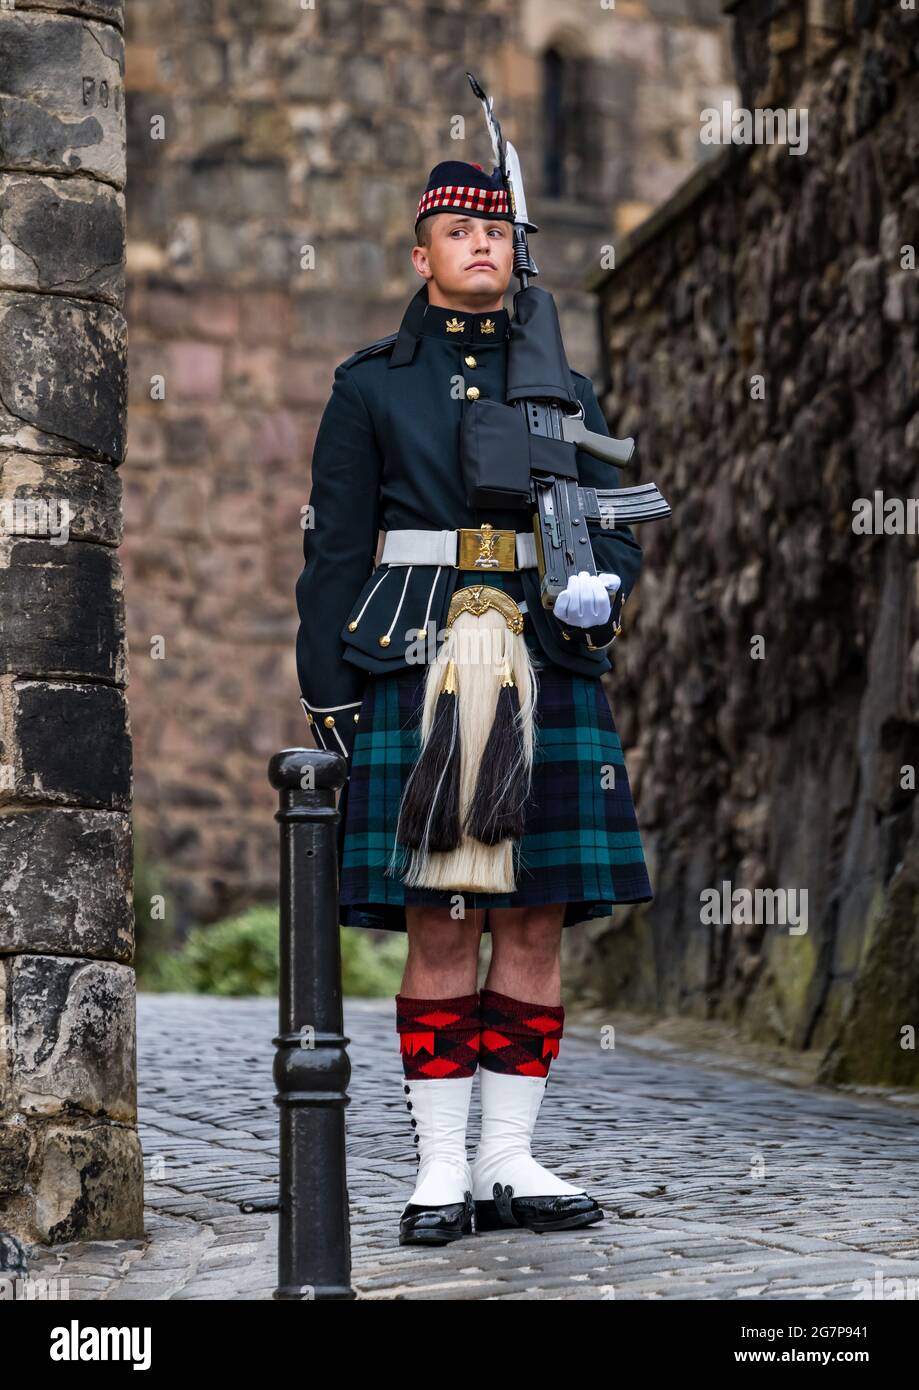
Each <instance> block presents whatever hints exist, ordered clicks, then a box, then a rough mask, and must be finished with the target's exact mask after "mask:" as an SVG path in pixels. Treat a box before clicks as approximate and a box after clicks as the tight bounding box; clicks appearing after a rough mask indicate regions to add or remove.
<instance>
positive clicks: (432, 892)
mask: <svg viewBox="0 0 919 1390" xmlns="http://www.w3.org/2000/svg"><path fill="white" fill-rule="evenodd" d="M512 230H513V213H512V210H511V208H510V207H509V206H508V196H507V192H506V189H505V186H504V184H503V181H502V178H501V171H500V169H497V168H496V169H495V170H494V172H493V173H492V174H491V175H489V174H487V173H486V172H485V171H484V170H483V169H482V167H481V165H478V164H466V163H462V162H459V161H454V160H448V161H446V162H443V163H440V164H438V165H437V166H436V167H435V168H434V169H433V171H432V173H431V176H430V178H429V180H428V184H427V187H426V189H425V191H424V193H423V195H422V197H421V200H420V203H419V205H418V210H417V216H416V220H415V233H416V242H417V244H416V245H415V246H414V247H413V249H412V262H413V264H414V267H415V269H416V271H417V272H418V274H419V275H420V276H421V278H422V280H423V281H424V283H423V285H422V286H421V288H420V289H419V291H418V293H417V294H416V295H415V297H414V298H413V299H412V301H411V303H410V304H409V306H408V309H407V311H406V313H405V316H404V318H403V320H402V324H401V327H400V329H399V331H398V333H394V334H391V335H390V336H389V337H387V338H384V339H382V340H380V341H379V342H375V343H371V344H370V345H369V346H368V347H364V348H362V349H360V351H358V352H355V353H354V354H353V355H352V356H351V357H349V358H348V359H347V360H346V361H345V362H343V363H341V365H340V366H339V367H338V368H337V369H336V371H335V379H334V385H333V389H332V394H331V398H330V400H329V402H328V404H327V406H326V409H325V412H324V414H323V417H322V421H321V424H320V428H319V432H318V435H317V438H316V444H315V450H314V453H313V460H312V492H311V503H312V522H313V524H312V526H311V527H309V528H308V529H307V530H306V531H305V535H304V554H305V561H306V562H305V566H304V569H303V571H302V573H301V575H300V577H299V580H298V583H297V601H298V608H299V614H300V628H299V632H298V638H297V665H298V673H299V680H300V686H301V690H302V697H303V698H302V705H303V708H304V712H305V714H306V717H307V719H308V721H309V723H310V726H311V728H312V730H313V733H314V735H315V737H316V740H317V742H318V743H319V745H320V746H321V747H322V748H324V749H330V750H333V751H336V752H339V753H341V754H343V755H344V756H345V757H346V758H347V760H348V779H347V781H346V783H345V787H344V789H343V791H342V795H341V801H340V811H341V822H340V839H339V861H340V884H339V893H340V906H341V921H342V923H343V924H346V925H354V926H366V927H383V928H386V929H390V930H395V931H406V932H407V933H408V960H407V964H406V969H405V974H404V977H403V980H402V985H401V992H400V993H399V994H398V995H397V996H396V1029H397V1032H398V1033H399V1035H400V1050H401V1056H402V1063H403V1071H404V1082H403V1093H404V1099H405V1103H406V1106H407V1109H408V1111H409V1112H410V1115H411V1126H412V1129H413V1130H414V1136H413V1138H414V1143H415V1145H416V1146H417V1153H418V1158H419V1168H418V1174H417V1182H416V1185H415V1189H414V1191H413V1193H412V1194H411V1197H410V1198H409V1201H408V1203H407V1204H406V1205H405V1207H404V1210H403V1212H402V1215H401V1218H400V1228H399V1239H400V1243H402V1244H410V1243H415V1244H443V1243H445V1242H447V1241H450V1240H454V1239H457V1238H459V1237H460V1236H462V1235H464V1234H468V1233H470V1231H471V1230H472V1229H473V1224H472V1218H473V1215H474V1218H475V1229H477V1230H479V1231H481V1230H488V1229H496V1228H499V1227H502V1226H512V1225H519V1226H526V1227H529V1228H530V1229H532V1230H538V1231H555V1230H568V1229H572V1228H574V1227H579V1226H586V1225H589V1224H591V1223H592V1222H594V1221H598V1220H601V1219H602V1215H603V1213H602V1209H601V1208H600V1207H599V1205H598V1204H597V1202H596V1201H595V1200H594V1199H593V1198H592V1197H591V1196H590V1195H589V1194H588V1193H587V1192H586V1191H585V1190H584V1188H583V1187H580V1186H577V1185H575V1184H572V1183H569V1182H566V1181H564V1180H562V1179H561V1178H559V1177H557V1176H556V1175H555V1174H554V1173H552V1172H550V1171H549V1170H548V1169H546V1168H545V1167H543V1166H542V1165H541V1164H540V1163H538V1162H537V1161H536V1160H535V1158H533V1156H532V1154H531V1151H530V1144H531V1137H532V1134H533V1129H534V1126H535V1122H536V1117H537V1114H538V1111H539V1108H540V1105H541V1102H542V1098H543V1093H544V1090H545V1087H546V1084H547V1078H548V1072H549V1066H550V1063H551V1061H552V1059H553V1057H556V1056H557V1055H558V1050H559V1041H560V1039H561V1037H562V1031H563V1023H564V1016H565V1011H564V1008H563V1006H562V1004H561V975H560V948H561V934H562V930H563V928H565V927H567V926H570V925H573V924H574V923H577V922H581V921H584V920H585V919H588V918H594V917H605V916H609V915H610V914H611V912H612V911H613V907H614V905H615V904H616V903H623V902H647V901H649V900H650V899H651V897H652V891H651V885H650V882H649V879H648V874H647V870H646V866H645V860H644V855H643V851H642V845H641V839H640V834H639V830H638V825H637V821H636V817H635V811H634V806H633V803H632V798H631V793H630V789H629V782H628V776H627V773H626V769H625V765H624V762H623V757H622V749H621V746H620V743H619V739H618V737H617V734H616V729H615V724H614V721H613V717H612V713H611V711H610V708H609V704H608V702H607V699H606V695H605V692H604V689H603V685H602V682H601V680H600V677H601V676H602V675H603V673H604V672H605V671H609V670H610V669H612V663H611V661H610V659H609V655H608V649H609V647H610V645H611V643H612V642H613V641H614V640H615V638H616V636H617V635H618V633H619V631H620V615H621V610H622V604H623V603H624V602H625V600H626V599H627V597H628V595H629V593H630V592H631V590H632V588H633V587H634V585H635V582H636V580H637V577H638V572H639V568H640V564H641V548H640V546H639V545H638V543H637V542H636V540H635V538H634V536H633V535H632V532H631V531H630V529H629V528H628V527H626V526H618V527H616V528H615V529H608V530H605V531H602V532H599V533H598V534H596V535H592V537H591V539H592V544H593V551H594V556H595V559H596V566H597V568H598V570H600V571H601V573H600V574H598V575H596V576H589V575H588V574H587V573H586V571H585V572H583V573H581V574H579V575H577V576H576V577H574V578H572V580H571V581H570V583H569V585H568V588H567V590H566V591H565V592H563V593H562V594H561V595H560V596H559V598H558V600H557V601H556V604H555V607H554V609H552V610H549V609H548V608H545V607H544V606H543V605H542V603H541V601H540V589H539V577H538V572H537V568H536V557H535V551H534V547H533V533H532V529H531V527H530V524H529V517H528V515H527V514H526V513H525V512H522V511H520V510H513V509H507V510H501V509H491V510H488V511H484V510H481V509H474V508H471V507H470V506H469V505H467V499H466V492H465V489H464V486H463V479H462V473H461V465H460V454H459V450H460V425H461V420H462V413H463V410H464V408H465V402H467V401H474V400H476V399H480V398H484V397H486V396H487V397H490V398H492V399H494V400H497V401H503V400H504V394H505V370H506V361H507V345H508V332H509V328H510V325H511V319H510V316H509V314H508V311H507V310H506V309H505V308H504V307H503V301H504V295H505V292H506V290H507V288H508V285H509V282H510V279H511V274H512V257H513V248H512ZM572 377H573V385H574V389H575V392H576V395H577V398H578V400H579V401H580V402H581V403H582V405H583V408H584V412H585V421H586V424H587V425H588V426H589V427H590V428H591V429H593V430H596V431H598V432H600V433H602V434H607V435H608V434H609V430H608V428H607V426H606V422H605V420H604V418H603V415H602V412H601V411H600V408H599V405H598V403H597V400H596V397H595V395H594V392H593V388H592V386H591V383H590V381H589V379H588V378H587V377H586V376H582V375H581V374H580V373H577V372H573V373H572ZM577 457H578V469H579V478H580V481H581V483H582V484H586V485H588V486H595V487H616V486H617V485H618V472H617V470H616V469H615V468H613V467H612V466H611V465H610V464H607V463H599V462H598V461H597V460H596V459H594V458H593V457H591V456H590V455H588V454H586V453H584V452H583V451H581V450H579V451H578V456H577ZM381 530H382V531H383V532H385V544H384V548H383V552H382V557H381V559H380V561H379V562H377V561H376V553H377V546H378V537H379V532H380V531H381ZM483 618H484V620H485V621H484V622H482V619H483ZM477 623H482V629H483V631H484V630H485V627H486V626H487V629H488V632H489V634H490V635H491V636H492V637H494V638H496V639H497V640H498V647H497V655H496V656H493V658H492V659H493V660H496V661H497V662H498V666H497V667H496V668H495V669H496V670H497V672H498V676H497V678H496V679H494V681H493V683H492V685H490V686H489V685H487V684H484V683H483V681H482V680H479V679H478V677H476V676H475V673H474V672H473V671H472V668H471V666H470V665H468V664H467V665H464V664H463V661H462V659H461V657H460V655H459V651H460V649H459V647H458V646H457V642H458V639H459V637H460V635H461V629H463V630H467V631H468V629H469V628H470V627H472V626H474V625H476V624H477ZM464 625H465V628H464ZM441 639H442V640H441ZM439 641H440V646H438V642H439ZM492 646H493V647H494V643H492ZM447 650H449V652H450V653H451V657H450V660H449V661H446V662H445V660H444V652H445V651H447ZM454 656H455V657H456V660H455V661H454V659H453V657H454ZM486 660H487V659H486V658H482V661H483V663H484V662H485V661H486ZM483 669H484V666H483ZM432 673H433V674H432ZM477 680H478V684H476V681H477ZM489 691H490V692H491V693H490V694H489ZM471 692H474V693H471ZM505 697H506V699H507V703H506V712H505V714H504V715H501V711H502V709H504V704H503V703H502V701H505ZM438 711H440V713H439V712H438ZM458 711H459V713H458ZM502 719H503V723H502ZM499 726H500V728H499ZM435 747H437V748H439V751H438V753H437V754H436V755H435V754H434V753H433V752H432V750H433V749H435ZM509 747H512V754H511V755H508V756H506V751H507V748H509ZM422 766H423V768H424V776H422ZM501 768H504V769H505V770H504V771H503V772H502V771H500V769H501ZM413 773H414V774H416V775H415V777H414V778H412V774H413ZM502 779H503V780H502ZM512 782H513V784H514V785H515V786H516V787H517V789H518V794H517V804H516V805H514V806H509V810H508V815H507V816H506V817H505V818H504V819H503V820H502V828H501V830H500V831H497V832H495V835H493V836H491V839H489V835H488V834H486V833H484V832H482V831H481V829H480V831H479V833H480V836H481V838H479V839H476V837H475V835H474V834H472V835H470V833H469V826H470V824H473V823H474V822H473V821H470V819H469V815H470V814H471V812H470V807H471V805H472V802H473V793H474V790H475V788H478V791H479V793H480V797H479V803H477V804H478V805H479V810H480V811H482V809H483V807H484V808H485V811H486V812H487V809H488V803H492V804H493V803H494V800H495V792H494V788H495V787H497V788H498V790H499V792H501V789H502V788H503V789H504V791H506V790H507V787H508V786H510V784H511V783H512ZM419 784H420V785H422V786H423V787H424V790H423V792H422V793H420V794H418V795H416V796H415V798H414V802H413V809H414V812H415V824H414V834H413V833H412V832H411V830H406V824H407V822H411V821H412V816H411V815H409V814H408V813H407V805H408V802H409V800H410V799H411V795H410V793H411V792H412V791H414V792H415V793H418V788H419ZM444 788H447V789H448V790H447V791H445V790H444ZM483 788H490V789H491V792H490V793H489V794H488V795H484V794H483ZM521 789H522V790H521ZM483 795H484V800H483ZM502 795H503V792H502ZM451 798H452V802H453V804H452V806H451V804H450V802H451ZM498 799H499V800H500V796H499V797H498ZM511 800H513V798H511ZM442 803H443V804H444V805H445V806H446V808H447V810H446V811H444V814H443V815H441V814H440V812H441V809H442ZM502 804H503V803H502ZM457 805H459V808H460V814H459V815H458V814H457V812H456V807H457ZM426 808H427V809H426ZM432 808H434V809H432ZM448 812H449V814H448ZM486 819H487V814H486ZM448 822H449V823H450V825H452V831H451V830H449V829H448V830H445V829H444V825H445V824H447V823H448ZM419 827H420V828H419ZM451 835H452V838H450V836H451ZM419 846H420V848H419ZM450 846H454V847H455V848H453V849H452V850H451V849H450ZM409 848H411V854H409V852H408V851H409ZM419 855H420V858H419ZM477 856H480V858H479V857H477ZM473 864H476V865H480V864H481V865H484V868H481V871H480V868H479V867H476V868H473V867H472V865H473ZM419 865H420V869H419ZM483 884H484V885H488V886H487V887H485V888H484V889H483ZM434 885H436V886H434ZM495 885H497V887H496V886H495ZM483 931H490V933H491V937H492V954H491V963H490V967H489V971H488V975H487V978H486V979H485V982H484V987H483V988H482V990H481V991H479V990H478V989H477V979H478V955H479V944H480V939H481V935H482V932H483ZM477 1070H478V1071H479V1074H480V1077H481V1104H482V1130H481V1136H480V1140H479V1144H478V1149H477V1152H476V1156H475V1159H474V1161H473V1162H472V1164H471V1166H470V1163H469V1161H468V1158H467V1152H466V1119H467V1114H468V1109H469V1102H470V1094H471V1089H472V1083H473V1078H474V1075H475V1073H476V1071H477Z"/></svg>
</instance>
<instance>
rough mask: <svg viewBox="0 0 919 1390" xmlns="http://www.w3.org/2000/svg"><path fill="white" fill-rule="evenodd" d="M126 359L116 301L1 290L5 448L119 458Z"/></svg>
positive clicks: (0, 402) (0, 423) (1, 440)
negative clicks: (65, 450)
mask: <svg viewBox="0 0 919 1390" xmlns="http://www.w3.org/2000/svg"><path fill="white" fill-rule="evenodd" d="M3 14H4V11H3V10H0V29H2V24H3V19H2V16H3ZM0 39H2V35H0ZM0 129H2V114H0ZM125 362H126V330H125V322H124V318H123V317H122V315H121V314H120V313H119V312H118V310H117V309H114V308H112V307H111V306H110V305H107V304H92V303H82V302H81V301H80V300H77V299H69V298H67V297H66V296H64V295H48V296H46V297H42V296H40V295H34V294H27V295H24V294H15V293H0V449H2V448H3V447H4V446H5V447H7V448H15V447H18V448H23V449H29V450H35V451H37V452H39V453H60V452H61V450H62V447H64V448H66V446H67V443H68V442H69V443H70V445H71V446H72V447H73V449H74V451H75V452H77V453H87V454H94V455H96V456H98V457H101V458H108V459H112V460H113V461H114V462H120V461H121V459H122V458H123V457H124V428H125V399H126V390H125Z"/></svg>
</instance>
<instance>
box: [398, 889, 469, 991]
mask: <svg viewBox="0 0 919 1390" xmlns="http://www.w3.org/2000/svg"><path fill="white" fill-rule="evenodd" d="M405 916H406V929H407V932H408V958H407V960H406V965H405V975H404V977H403V981H402V993H403V994H407V995H410V996H414V997H415V998H431V999H438V998H446V997H448V996H450V995H459V994H471V993H473V992H474V990H475V988H476V981H477V975H478V961H479V941H480V940H481V935H482V927H483V925H484V913H483V912H482V911H481V910H478V911H475V912H467V913H466V916H465V917H464V918H455V917H451V915H450V910H449V908H440V907H417V906H416V907H407V908H406V913H405Z"/></svg>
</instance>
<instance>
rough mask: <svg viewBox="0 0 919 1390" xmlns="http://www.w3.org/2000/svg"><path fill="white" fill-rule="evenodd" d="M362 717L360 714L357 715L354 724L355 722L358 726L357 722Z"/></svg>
mask: <svg viewBox="0 0 919 1390" xmlns="http://www.w3.org/2000/svg"><path fill="white" fill-rule="evenodd" d="M360 717H361V716H360V715H359V714H356V715H355V716H354V722H355V724H356V723H357V721H358V720H359V719H360Z"/></svg>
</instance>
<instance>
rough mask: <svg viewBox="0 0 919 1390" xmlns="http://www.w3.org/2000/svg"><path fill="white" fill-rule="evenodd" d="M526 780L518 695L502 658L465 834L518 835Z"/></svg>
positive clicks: (493, 838) (495, 839)
mask: <svg viewBox="0 0 919 1390" xmlns="http://www.w3.org/2000/svg"><path fill="white" fill-rule="evenodd" d="M526 780H527V770H526V766H525V763H524V756H523V734H522V730H521V728H520V695H519V692H518V690H517V685H516V683H515V681H514V676H513V673H512V671H511V668H510V663H509V662H507V661H505V663H504V669H503V671H502V673H501V689H500V690H499V691H498V705H497V708H496V710H495V718H494V723H493V724H492V726H491V733H490V734H489V735H488V742H487V743H486V745H485V751H484V752H483V754H482V761H481V764H480V765H479V775H478V778H477V779H476V784H475V794H474V795H473V798H472V805H471V806H470V807H469V813H468V815H467V817H466V823H465V827H464V828H465V831H466V834H467V835H470V836H472V837H473V839H476V840H480V841H481V842H482V844H485V845H497V844H499V843H500V841H501V840H517V839H519V838H520V836H521V835H522V834H523V827H524V821H525V814H524V803H525V801H526Z"/></svg>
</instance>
